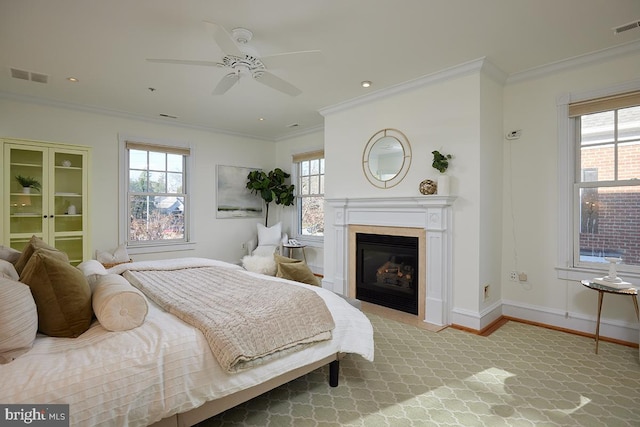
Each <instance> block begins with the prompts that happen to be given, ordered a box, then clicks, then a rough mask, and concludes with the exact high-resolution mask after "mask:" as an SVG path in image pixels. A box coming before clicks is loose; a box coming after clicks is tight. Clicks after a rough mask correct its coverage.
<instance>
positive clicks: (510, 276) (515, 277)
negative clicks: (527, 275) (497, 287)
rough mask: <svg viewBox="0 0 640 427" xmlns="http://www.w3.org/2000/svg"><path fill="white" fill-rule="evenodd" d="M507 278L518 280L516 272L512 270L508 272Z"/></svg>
mask: <svg viewBox="0 0 640 427" xmlns="http://www.w3.org/2000/svg"><path fill="white" fill-rule="evenodd" d="M509 280H511V281H512V282H517V281H518V272H517V271H512V272H511V274H509Z"/></svg>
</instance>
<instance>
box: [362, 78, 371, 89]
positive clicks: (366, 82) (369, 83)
mask: <svg viewBox="0 0 640 427" xmlns="http://www.w3.org/2000/svg"><path fill="white" fill-rule="evenodd" d="M360 85H361V86H362V87H371V82H370V81H369V80H364V81H363V82H362V83H360Z"/></svg>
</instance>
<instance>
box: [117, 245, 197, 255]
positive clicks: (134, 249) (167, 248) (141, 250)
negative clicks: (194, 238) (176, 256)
mask: <svg viewBox="0 0 640 427" xmlns="http://www.w3.org/2000/svg"><path fill="white" fill-rule="evenodd" d="M195 249H196V243H195V242H181V243H152V244H148V245H139V246H127V252H128V253H129V254H131V255H135V254H153V253H161V252H178V251H192V250H195Z"/></svg>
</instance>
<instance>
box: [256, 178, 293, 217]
mask: <svg viewBox="0 0 640 427" xmlns="http://www.w3.org/2000/svg"><path fill="white" fill-rule="evenodd" d="M290 176H291V175H290V174H288V173H286V172H285V171H283V170H282V169H280V168H276V169H274V170H272V171H271V172H268V173H265V172H264V171H261V170H255V171H251V172H249V175H247V188H248V189H249V190H251V192H252V193H253V194H258V195H260V197H261V198H262V200H264V203H265V205H266V209H265V211H266V212H265V217H264V225H265V227H266V226H267V225H268V224H269V204H270V203H271V202H275V204H276V205H283V206H291V205H293V203H294V201H295V197H294V194H293V190H294V185H293V184H287V183H285V180H286V179H287V178H289V177H290Z"/></svg>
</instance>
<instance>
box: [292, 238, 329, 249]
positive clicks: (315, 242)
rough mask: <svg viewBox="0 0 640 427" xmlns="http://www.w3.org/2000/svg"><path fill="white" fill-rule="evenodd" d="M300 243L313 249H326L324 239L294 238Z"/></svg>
mask: <svg viewBox="0 0 640 427" xmlns="http://www.w3.org/2000/svg"><path fill="white" fill-rule="evenodd" d="M294 239H296V240H297V241H298V242H300V243H302V244H303V245H306V246H309V247H312V248H322V247H324V237H306V236H297V237H294Z"/></svg>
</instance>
